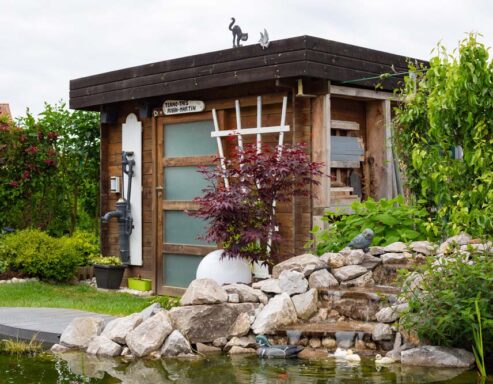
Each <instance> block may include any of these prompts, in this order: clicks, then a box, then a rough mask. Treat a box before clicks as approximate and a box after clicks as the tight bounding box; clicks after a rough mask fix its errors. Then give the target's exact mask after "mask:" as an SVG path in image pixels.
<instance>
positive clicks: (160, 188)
mask: <svg viewBox="0 0 493 384" xmlns="http://www.w3.org/2000/svg"><path fill="white" fill-rule="evenodd" d="M163 190H164V188H163V187H156V192H157V193H163Z"/></svg>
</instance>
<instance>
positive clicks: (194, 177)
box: [164, 166, 209, 200]
mask: <svg viewBox="0 0 493 384" xmlns="http://www.w3.org/2000/svg"><path fill="white" fill-rule="evenodd" d="M164 180H165V182H164V190H165V193H164V198H165V199H166V200H193V198H194V197H197V196H202V195H203V192H202V189H204V188H205V187H207V185H208V184H209V182H208V181H207V180H205V179H204V178H203V176H202V174H201V173H199V172H197V167H196V166H191V167H166V169H165V170H164Z"/></svg>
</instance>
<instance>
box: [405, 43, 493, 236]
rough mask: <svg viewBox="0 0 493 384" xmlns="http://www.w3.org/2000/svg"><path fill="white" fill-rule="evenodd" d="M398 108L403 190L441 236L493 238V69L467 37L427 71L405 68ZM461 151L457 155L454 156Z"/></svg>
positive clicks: (439, 52)
mask: <svg viewBox="0 0 493 384" xmlns="http://www.w3.org/2000/svg"><path fill="white" fill-rule="evenodd" d="M410 73H411V74H413V75H412V76H409V77H407V78H406V79H405V85H404V86H403V88H402V89H401V90H400V96H401V103H400V104H399V107H398V108H397V109H396V118H395V120H396V124H395V126H396V135H395V140H396V147H397V150H398V152H399V155H400V159H401V161H402V163H403V164H402V166H403V168H404V169H405V174H406V179H407V184H408V187H409V188H410V190H411V192H412V193H413V194H414V195H415V196H416V197H417V198H418V200H419V202H420V203H422V204H423V205H424V206H425V207H426V208H427V209H428V211H429V212H430V213H431V214H432V215H434V216H436V219H437V222H438V224H441V226H442V229H443V233H444V235H446V234H456V233H458V232H459V231H461V230H465V231H467V232H469V233H471V234H474V235H476V236H491V235H493V84H492V83H493V64H492V61H491V59H490V57H489V53H488V48H487V47H485V46H484V44H482V43H481V42H480V41H478V36H477V35H475V34H470V35H468V37H467V38H466V39H464V40H463V41H462V42H461V43H460V45H459V48H458V49H457V50H455V51H454V52H453V53H452V54H450V53H449V52H447V50H446V48H445V47H443V46H442V45H439V46H438V48H437V50H436V55H435V56H434V57H433V58H432V59H431V60H430V62H429V68H428V69H427V70H426V71H425V70H423V69H422V68H415V67H412V68H411V72H410ZM460 152H462V153H463V155H459V156H457V154H458V153H459V154H460Z"/></svg>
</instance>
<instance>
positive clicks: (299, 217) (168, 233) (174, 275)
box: [70, 36, 407, 294]
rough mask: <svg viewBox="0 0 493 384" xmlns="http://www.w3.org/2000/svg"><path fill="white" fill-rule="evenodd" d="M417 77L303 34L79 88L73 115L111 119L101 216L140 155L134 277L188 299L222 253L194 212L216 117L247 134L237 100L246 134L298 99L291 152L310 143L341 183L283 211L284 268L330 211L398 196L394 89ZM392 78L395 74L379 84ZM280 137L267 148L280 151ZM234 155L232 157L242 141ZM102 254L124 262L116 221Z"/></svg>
mask: <svg viewBox="0 0 493 384" xmlns="http://www.w3.org/2000/svg"><path fill="white" fill-rule="evenodd" d="M406 71H407V59H406V58H405V57H403V56H398V55H394V54H390V53H385V52H380V51H376V50H372V49H367V48H362V47H357V46H352V45H348V44H343V43H339V42H335V41H330V40H325V39H320V38H316V37H311V36H300V37H295V38H289V39H283V40H278V41H273V42H271V44H270V45H269V47H268V48H267V49H263V48H262V47H261V46H260V45H248V46H244V47H239V48H232V49H225V50H221V51H217V52H209V53H204V54H199V55H195V56H189V57H184V58H179V59H173V60H166V61H162V62H157V63H152V64H147V65H142V66H137V67H132V68H126V69H122V70H117V71H113V72H108V73H102V74H97V75H94V76H88V77H84V78H79V79H75V80H72V81H71V82H70V107H71V108H74V109H84V110H92V111H99V112H101V212H103V213H105V212H108V211H111V210H114V209H115V204H116V202H117V200H118V199H119V198H120V197H122V186H125V182H124V179H121V180H120V185H119V186H118V185H117V180H119V179H118V178H120V177H121V176H122V167H121V158H122V156H121V153H122V151H133V152H134V158H135V162H136V163H135V169H134V178H133V184H132V199H131V207H132V215H133V217H134V230H133V233H132V235H131V245H130V265H131V267H130V268H129V269H128V271H129V274H130V275H132V276H138V275H140V276H142V277H145V278H150V279H152V280H153V289H154V290H155V292H157V293H166V294H178V293H181V292H182V288H183V287H186V286H187V285H188V283H189V282H190V281H191V280H193V279H194V277H195V270H196V267H197V265H198V263H199V262H200V260H201V258H202V257H203V256H204V255H206V254H207V253H209V252H210V251H211V250H213V249H215V247H214V246H212V245H210V244H205V243H204V242H203V241H201V240H199V239H198V238H197V236H198V235H199V234H201V233H203V228H204V222H203V221H201V220H200V219H198V218H194V217H190V216H188V215H187V214H186V210H193V209H196V208H197V207H196V205H195V203H193V202H192V200H193V198H194V197H195V196H197V195H199V194H200V193H201V189H202V188H203V187H204V183H205V182H204V181H203V180H202V178H201V175H200V174H199V173H197V172H196V167H197V166H198V165H212V164H213V160H214V158H215V157H216V156H217V143H216V139H215V138H213V137H211V132H212V131H214V129H215V126H214V123H213V116H212V110H213V109H214V110H216V111H217V120H218V125H219V129H220V130H233V129H237V124H238V121H237V113H236V101H238V102H239V106H241V126H242V128H254V127H258V126H262V127H267V126H279V122H280V120H281V110H282V103H283V99H284V98H285V97H287V108H286V122H285V125H287V126H289V131H288V132H285V134H284V135H285V136H284V142H285V143H299V142H304V143H306V144H307V146H308V151H310V153H311V157H312V160H313V161H317V162H324V163H325V164H326V171H327V173H330V174H331V175H332V176H333V178H332V179H331V180H330V181H329V180H328V179H327V180H324V182H323V183H322V184H321V185H320V186H319V187H318V188H317V191H316V195H317V197H316V198H314V199H313V200H307V199H302V198H297V199H295V200H294V201H293V202H292V203H290V204H280V205H279V207H278V210H277V215H278V217H279V219H280V222H281V226H280V232H281V235H282V236H283V238H284V241H283V244H282V254H283V256H284V257H285V258H288V257H290V256H293V255H296V254H301V253H303V252H304V245H305V244H306V242H307V240H309V239H310V233H309V231H310V229H311V228H312V226H313V225H314V224H317V223H319V222H320V218H321V216H322V214H323V212H324V210H325V209H326V208H336V207H337V208H341V209H347V207H348V206H349V205H350V204H351V203H352V202H353V201H354V200H358V199H366V198H368V197H370V196H371V197H374V198H376V199H379V198H382V197H392V196H394V195H395V194H396V191H397V185H398V183H396V176H395V170H394V166H393V156H392V149H391V145H390V139H391V115H392V111H391V105H392V102H393V93H392V91H393V90H394V89H395V88H396V87H397V86H398V82H399V81H400V80H401V77H399V76H396V74H398V73H403V72H406ZM386 73H390V74H393V76H388V77H387V76H384V77H380V75H382V74H386ZM376 89H378V90H376ZM259 97H261V98H259ZM259 103H260V104H261V109H262V115H261V116H262V117H261V119H260V120H258V119H257V108H258V104H259ZM277 135H278V134H277V133H269V134H266V135H263V140H264V142H267V143H272V144H274V145H275V144H276V143H277ZM252 138H253V140H255V138H254V136H252ZM233 144H234V143H233ZM223 145H224V146H225V151H226V156H228V153H230V150H231V147H232V143H231V142H229V141H228V140H224V139H223ZM118 187H119V188H118ZM102 251H103V253H104V254H118V252H119V244H118V224H117V222H116V221H115V220H113V221H110V222H109V223H108V224H107V225H102Z"/></svg>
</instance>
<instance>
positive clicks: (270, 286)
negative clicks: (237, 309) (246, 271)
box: [252, 279, 282, 295]
mask: <svg viewBox="0 0 493 384" xmlns="http://www.w3.org/2000/svg"><path fill="white" fill-rule="evenodd" d="M252 288H254V289H260V290H261V291H262V292H265V293H274V294H276V295H277V294H279V293H281V292H282V291H281V287H280V286H279V279H266V280H261V281H258V282H256V283H253V284H252Z"/></svg>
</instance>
